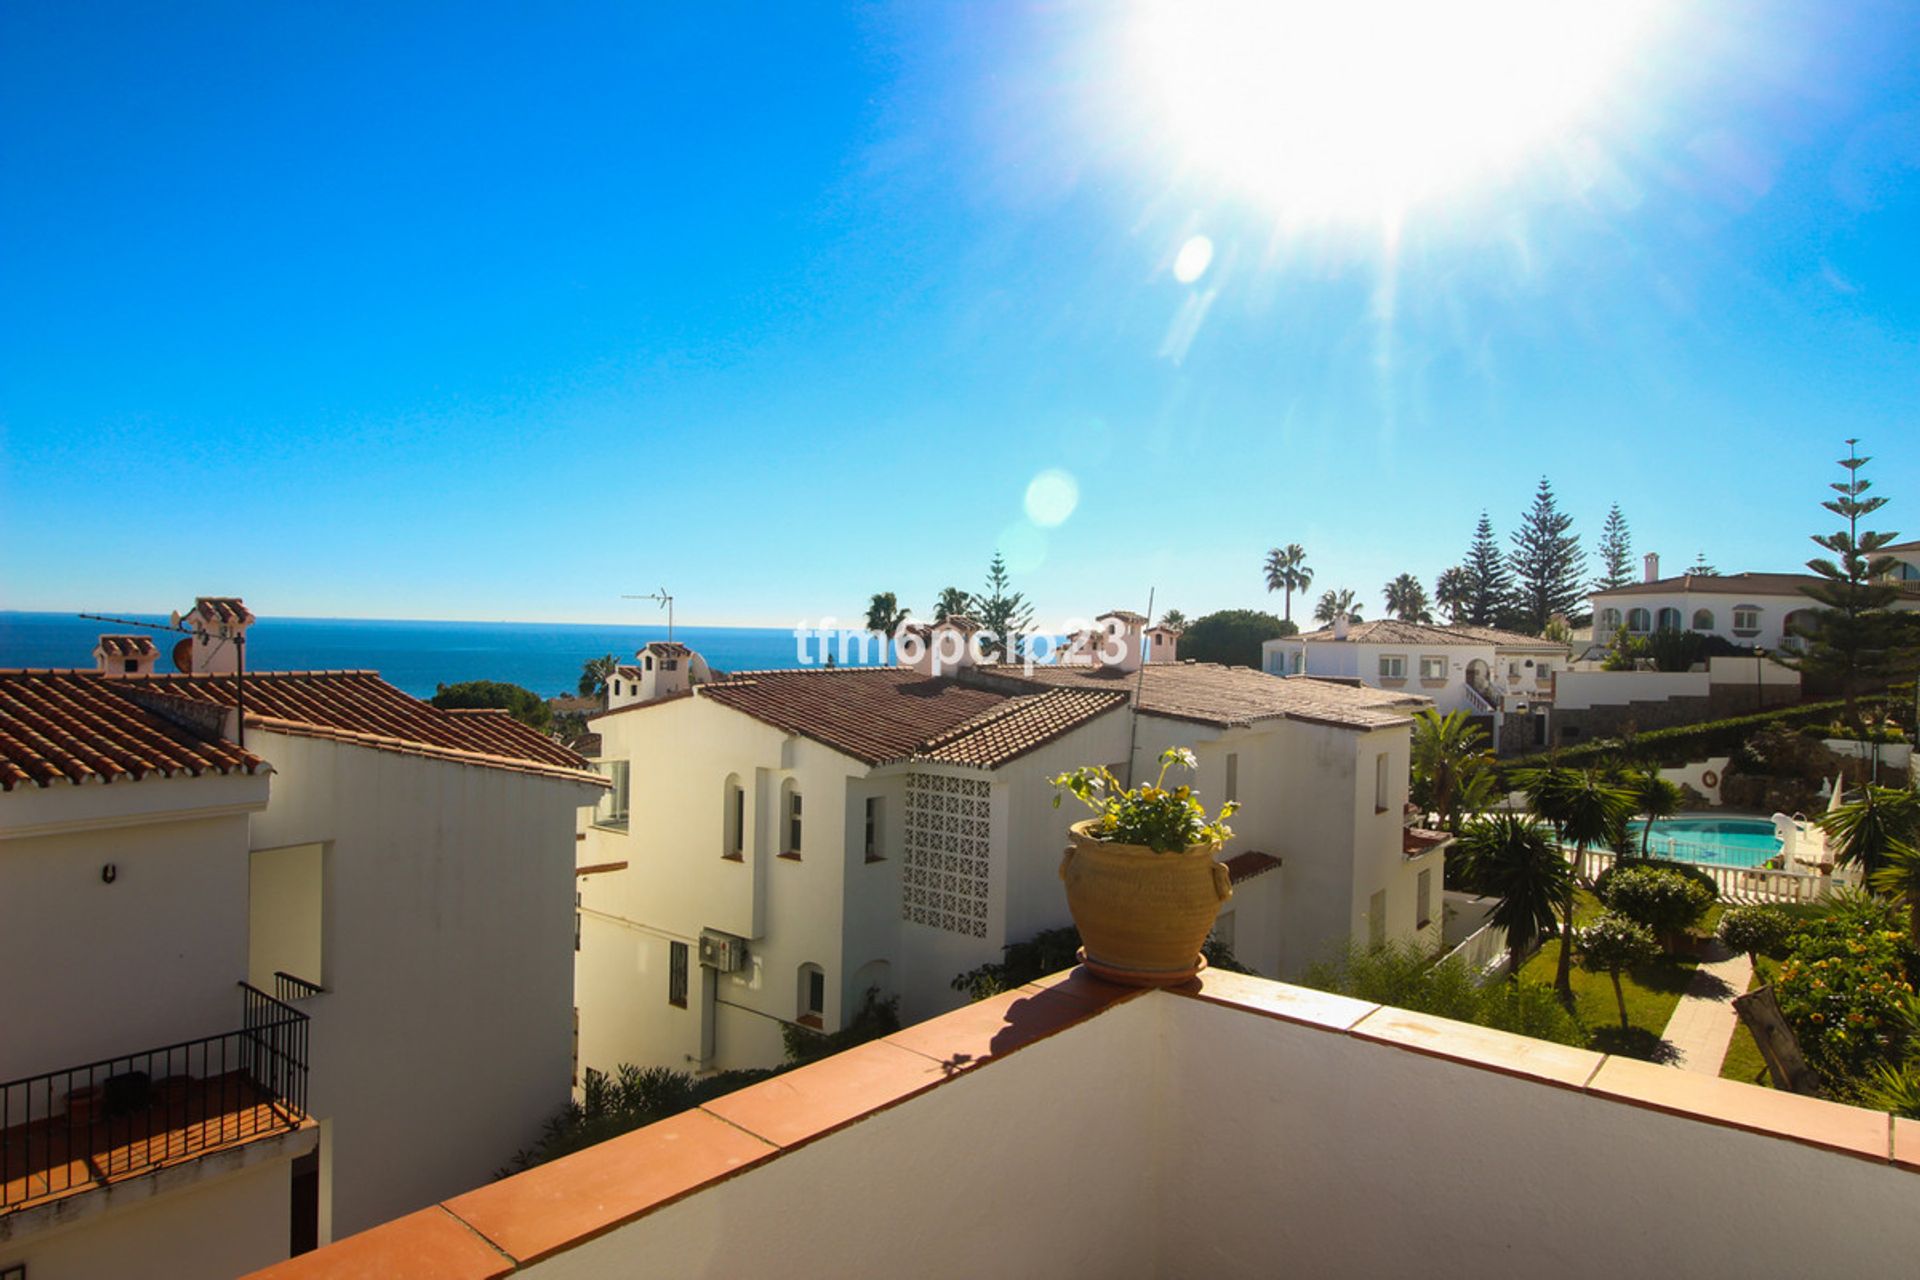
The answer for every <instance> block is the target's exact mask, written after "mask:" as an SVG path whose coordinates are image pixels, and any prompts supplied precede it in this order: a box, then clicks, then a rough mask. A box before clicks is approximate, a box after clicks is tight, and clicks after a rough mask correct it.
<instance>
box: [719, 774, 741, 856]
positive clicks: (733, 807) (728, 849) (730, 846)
mask: <svg viewBox="0 0 1920 1280" xmlns="http://www.w3.org/2000/svg"><path fill="white" fill-rule="evenodd" d="M724 803H725V804H726V811H725V814H724V815H723V821H724V822H725V823H726V834H725V835H724V836H723V837H722V839H721V841H720V856H721V857H723V858H729V859H731V860H733V861H735V862H738V861H740V860H741V859H742V858H743V857H744V856H745V854H746V848H747V792H746V788H744V787H742V786H741V785H740V780H739V779H738V778H728V779H727V790H726V800H725V802H724Z"/></svg>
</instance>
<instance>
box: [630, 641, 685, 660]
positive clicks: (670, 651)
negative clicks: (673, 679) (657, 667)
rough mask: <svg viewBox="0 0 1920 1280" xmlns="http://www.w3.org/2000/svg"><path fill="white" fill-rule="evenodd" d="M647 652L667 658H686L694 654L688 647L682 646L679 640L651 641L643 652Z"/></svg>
mask: <svg viewBox="0 0 1920 1280" xmlns="http://www.w3.org/2000/svg"><path fill="white" fill-rule="evenodd" d="M647 650H651V651H652V652H654V653H657V654H660V655H661V656H662V657H667V658H684V657H686V656H687V655H688V654H690V653H692V652H693V650H691V649H689V648H687V646H685V645H683V644H681V643H680V642H679V641H678V640H649V641H647V643H646V647H645V649H643V650H642V652H646V651H647Z"/></svg>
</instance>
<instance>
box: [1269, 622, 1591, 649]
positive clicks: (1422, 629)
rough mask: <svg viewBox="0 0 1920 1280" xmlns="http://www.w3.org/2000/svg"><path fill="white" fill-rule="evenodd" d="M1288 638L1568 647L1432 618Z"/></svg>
mask: <svg viewBox="0 0 1920 1280" xmlns="http://www.w3.org/2000/svg"><path fill="white" fill-rule="evenodd" d="M1285 638H1286V639H1288V640H1305V641H1307V642H1308V643H1309V644H1404V645H1409V646H1420V647H1425V648H1438V647H1441V646H1444V645H1465V644H1471V645H1484V644H1490V645H1492V646H1493V647H1494V648H1496V649H1551V650H1558V651H1562V652H1564V651H1565V650H1566V647H1567V646H1566V645H1564V644H1560V643H1559V642H1557V641H1554V640H1543V639H1541V638H1540V637H1539V636H1530V635H1527V634H1526V633H1525V632H1521V631H1502V630H1501V629H1500V628H1498V627H1472V626H1464V625H1462V626H1450V627H1442V626H1438V625H1436V624H1434V623H1431V622H1401V621H1400V620H1399V619H1398V618H1381V619H1379V620H1377V621H1374V622H1356V623H1354V624H1353V625H1352V626H1350V627H1348V628H1347V634H1346V637H1345V638H1344V639H1342V638H1340V637H1338V636H1336V635H1334V634H1333V628H1331V627H1323V628H1321V629H1320V630H1319V631H1308V632H1304V633H1303V634H1301V635H1297V636H1287V637H1285Z"/></svg>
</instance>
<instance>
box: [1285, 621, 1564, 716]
mask: <svg viewBox="0 0 1920 1280" xmlns="http://www.w3.org/2000/svg"><path fill="white" fill-rule="evenodd" d="M1382 658H1399V659H1401V660H1402V661H1403V662H1404V664H1405V667H1406V673H1407V674H1406V676H1405V677H1404V678H1400V679H1392V678H1387V677H1384V676H1382V675H1381V674H1380V660H1381V659H1382ZM1423 658H1438V659H1440V660H1441V661H1442V662H1444V663H1445V664H1446V667H1445V670H1446V674H1445V676H1444V677H1443V678H1427V677H1423V676H1421V674H1420V670H1421V667H1420V663H1421V659H1423ZM1296 659H1298V665H1299V670H1298V671H1297V672H1296ZM1475 662H1480V663H1483V664H1485V667H1486V678H1487V683H1488V684H1490V685H1492V686H1493V687H1494V688H1495V689H1497V690H1499V691H1500V692H1501V693H1503V694H1504V695H1506V696H1507V697H1508V698H1511V699H1514V700H1515V701H1525V702H1529V703H1531V702H1536V701H1538V702H1545V701H1547V700H1548V699H1549V697H1550V696H1551V694H1552V689H1553V674H1554V672H1556V671H1565V670H1566V669H1567V663H1568V656H1567V654H1566V652H1565V651H1564V650H1553V651H1544V650H1533V649H1504V648H1497V647H1496V646H1494V645H1491V644H1485V645H1477V644H1446V645H1427V646H1421V645H1406V644H1383V643H1374V642H1370V641H1358V640H1346V641H1313V642H1311V643H1309V642H1307V641H1304V640H1298V639H1293V638H1283V639H1279V640H1269V641H1267V642H1266V643H1265V644H1263V645H1262V646H1261V669H1262V670H1263V671H1265V672H1266V673H1267V674H1268V675H1293V674H1303V675H1309V676H1319V677H1322V678H1326V679H1345V680H1358V681H1359V682H1360V683H1361V684H1364V685H1367V686H1368V687H1369V688H1374V689H1392V690H1398V691H1404V692H1408V693H1417V694H1420V695H1421V696H1422V697H1426V698H1431V699H1432V700H1433V705H1434V709H1435V710H1436V711H1438V712H1440V713H1441V714H1442V715H1445V714H1446V713H1447V712H1449V711H1465V712H1467V713H1469V714H1479V713H1480V708H1479V707H1478V706H1477V705H1476V704H1475V703H1474V702H1472V701H1471V700H1470V699H1469V695H1468V693H1467V673H1468V669H1469V668H1470V667H1471V666H1472V664H1474V663H1475Z"/></svg>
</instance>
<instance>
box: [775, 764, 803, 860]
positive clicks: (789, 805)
mask: <svg viewBox="0 0 1920 1280" xmlns="http://www.w3.org/2000/svg"><path fill="white" fill-rule="evenodd" d="M779 840H780V856H781V857H783V858H798V857H799V856H800V790H799V788H798V787H795V786H794V785H793V779H792V778H788V779H787V780H786V781H785V782H782V783H781V784H780V836H779Z"/></svg>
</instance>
